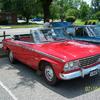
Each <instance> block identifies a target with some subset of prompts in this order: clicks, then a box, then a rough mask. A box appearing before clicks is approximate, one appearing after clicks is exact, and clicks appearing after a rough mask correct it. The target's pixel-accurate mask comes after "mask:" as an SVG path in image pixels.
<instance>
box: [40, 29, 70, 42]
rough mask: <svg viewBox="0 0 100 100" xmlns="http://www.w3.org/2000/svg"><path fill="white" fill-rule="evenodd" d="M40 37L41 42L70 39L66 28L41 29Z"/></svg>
mask: <svg viewBox="0 0 100 100" xmlns="http://www.w3.org/2000/svg"><path fill="white" fill-rule="evenodd" d="M39 38H40V40H41V42H55V41H65V40H68V39H70V38H69V36H68V35H67V34H66V30H65V29H64V28H55V29H54V28H53V29H43V30H40V33H39Z"/></svg>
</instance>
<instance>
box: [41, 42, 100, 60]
mask: <svg viewBox="0 0 100 100" xmlns="http://www.w3.org/2000/svg"><path fill="white" fill-rule="evenodd" d="M39 48H40V50H41V51H42V52H45V53H47V54H50V55H53V56H56V57H58V58H61V59H63V60H65V61H71V60H75V59H79V58H83V57H88V56H93V55H96V54H99V53H100V48H99V47H98V46H96V45H92V44H89V43H86V42H76V41H66V42H55V43H45V44H41V45H39Z"/></svg>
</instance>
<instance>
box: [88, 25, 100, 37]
mask: <svg viewBox="0 0 100 100" xmlns="http://www.w3.org/2000/svg"><path fill="white" fill-rule="evenodd" d="M90 28H91V29H92V31H93V33H94V34H95V35H96V36H99V37H100V26H91V27H90Z"/></svg>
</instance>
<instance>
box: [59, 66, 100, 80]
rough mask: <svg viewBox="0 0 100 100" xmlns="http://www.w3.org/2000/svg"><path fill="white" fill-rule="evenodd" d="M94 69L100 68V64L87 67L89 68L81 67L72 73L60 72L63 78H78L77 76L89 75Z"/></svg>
mask: <svg viewBox="0 0 100 100" xmlns="http://www.w3.org/2000/svg"><path fill="white" fill-rule="evenodd" d="M94 70H100V64H98V65H96V66H93V67H91V68H87V69H83V68H82V69H81V70H80V71H75V72H71V73H68V74H61V73H60V74H59V75H60V78H61V79H62V80H70V79H74V78H77V77H83V78H84V76H85V75H88V74H90V72H91V71H94Z"/></svg>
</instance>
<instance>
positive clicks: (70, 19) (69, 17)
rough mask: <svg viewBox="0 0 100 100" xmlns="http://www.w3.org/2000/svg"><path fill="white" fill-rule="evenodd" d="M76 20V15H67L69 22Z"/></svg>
mask: <svg viewBox="0 0 100 100" xmlns="http://www.w3.org/2000/svg"><path fill="white" fill-rule="evenodd" d="M75 20H76V18H75V17H74V16H68V17H66V21H67V22H72V23H73V22H75Z"/></svg>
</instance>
